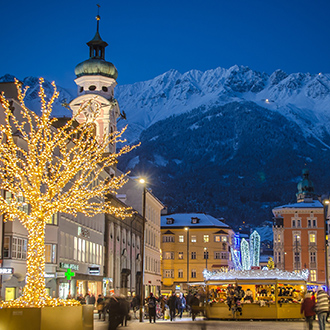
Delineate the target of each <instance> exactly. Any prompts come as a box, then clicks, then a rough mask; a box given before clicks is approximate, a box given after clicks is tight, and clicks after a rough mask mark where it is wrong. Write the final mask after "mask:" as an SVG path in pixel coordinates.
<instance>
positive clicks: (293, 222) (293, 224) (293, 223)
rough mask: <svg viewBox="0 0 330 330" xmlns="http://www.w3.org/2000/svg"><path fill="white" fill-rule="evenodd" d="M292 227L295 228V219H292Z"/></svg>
mask: <svg viewBox="0 0 330 330" xmlns="http://www.w3.org/2000/svg"><path fill="white" fill-rule="evenodd" d="M292 228H296V220H295V219H293V220H292Z"/></svg>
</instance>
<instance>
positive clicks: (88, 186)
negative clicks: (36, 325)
mask: <svg viewBox="0 0 330 330" xmlns="http://www.w3.org/2000/svg"><path fill="white" fill-rule="evenodd" d="M43 81H44V80H43V79H42V78H40V80H39V85H40V91H39V96H40V100H41V116H38V115H36V114H35V113H33V112H31V111H30V110H29V109H27V107H26V106H25V103H24V97H25V94H26V91H27V88H25V90H24V91H22V88H21V86H20V83H19V82H18V80H15V83H16V87H17V90H18V99H19V101H20V103H21V111H20V116H21V118H19V117H16V115H14V113H13V112H12V111H11V110H10V104H9V101H8V100H7V99H6V98H5V96H4V93H2V94H1V95H0V103H1V105H2V107H3V110H4V114H5V124H3V125H0V189H1V190H4V191H7V192H8V193H10V194H11V196H12V197H11V198H9V199H8V198H7V199H5V198H4V197H3V196H0V214H3V215H4V219H5V221H8V220H9V221H13V220H15V219H19V220H20V221H21V223H22V224H23V226H24V227H25V228H26V229H27V231H28V247H27V274H26V285H25V286H24V289H23V295H22V296H21V297H19V298H18V299H16V300H13V301H9V302H2V301H1V302H0V307H43V306H59V305H62V306H67V305H70V306H73V305H79V304H80V303H79V302H77V301H76V300H63V299H56V298H51V297H50V296H48V295H47V293H46V289H45V223H46V220H47V219H48V218H50V217H51V216H52V215H54V214H56V213H58V212H62V213H67V214H72V215H74V216H76V215H77V214H78V213H83V214H84V215H86V216H89V217H92V216H94V215H96V214H99V213H111V214H114V215H115V216H116V217H121V218H125V217H129V216H131V215H132V210H131V208H125V207H115V206H113V205H112V204H111V201H109V200H105V199H104V196H106V195H108V194H113V193H114V192H115V191H116V190H117V189H119V188H120V187H122V186H123V184H124V183H125V182H126V181H127V179H126V174H123V175H121V176H119V177H113V178H110V177H109V176H108V177H107V178H104V177H102V173H104V171H105V170H106V169H107V168H109V167H111V166H112V165H114V164H116V163H117V158H118V157H119V156H121V155H122V154H125V153H127V152H129V151H130V150H132V149H133V148H135V147H136V146H133V147H130V146H124V147H123V148H122V149H121V150H120V151H118V152H115V153H113V154H110V155H109V154H107V153H106V150H107V147H108V146H109V145H110V144H115V143H117V142H125V141H124V140H121V136H122V134H123V132H124V130H123V131H121V132H115V133H112V134H109V135H106V134H104V135H103V136H102V137H101V138H100V139H98V140H96V139H95V138H94V126H93V124H91V123H89V122H87V121H86V122H84V123H81V124H79V125H78V126H77V127H75V128H74V125H73V124H74V122H75V121H76V118H77V116H79V114H80V113H84V110H85V109H86V107H89V106H90V104H89V103H87V104H86V105H84V106H83V107H82V108H81V109H80V110H79V111H78V112H77V114H76V115H75V116H73V117H72V118H71V119H70V120H69V121H68V122H67V123H66V124H65V125H64V126H63V127H60V128H58V129H54V127H53V124H54V123H55V122H56V121H57V119H56V118H50V115H51V111H52V105H53V103H54V101H55V99H56V98H57V97H58V95H59V93H58V92H57V90H56V86H55V84H54V83H52V85H53V87H54V93H53V95H52V97H51V98H50V100H49V101H48V102H47V101H46V95H45V92H44V89H43V86H42V84H43ZM91 101H93V99H92V100H91ZM98 110H99V109H97V110H96V111H95V115H94V119H95V116H96V115H97V112H98ZM13 132H14V133H15V134H14V133H13ZM17 133H18V135H19V136H21V137H22V139H23V142H24V143H21V144H20V145H24V148H23V147H20V146H19V145H18V142H17V140H16V139H17ZM14 135H15V136H14ZM22 200H24V203H27V204H28V205H29V211H30V212H29V213H26V212H25V211H24V210H23V207H22V206H23V203H22Z"/></svg>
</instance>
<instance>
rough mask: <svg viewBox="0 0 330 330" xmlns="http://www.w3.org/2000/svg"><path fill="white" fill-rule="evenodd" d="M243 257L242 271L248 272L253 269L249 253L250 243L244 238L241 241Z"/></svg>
mask: <svg viewBox="0 0 330 330" xmlns="http://www.w3.org/2000/svg"><path fill="white" fill-rule="evenodd" d="M241 256H242V269H243V270H248V269H250V267H251V263H250V251H249V243H248V242H247V241H246V239H245V238H242V241H241Z"/></svg>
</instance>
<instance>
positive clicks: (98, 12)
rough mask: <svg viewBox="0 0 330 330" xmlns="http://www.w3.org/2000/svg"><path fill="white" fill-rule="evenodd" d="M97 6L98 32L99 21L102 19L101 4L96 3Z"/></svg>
mask: <svg viewBox="0 0 330 330" xmlns="http://www.w3.org/2000/svg"><path fill="white" fill-rule="evenodd" d="M96 6H97V16H96V20H97V32H99V21H100V19H101V17H100V7H101V6H100V5H99V4H96Z"/></svg>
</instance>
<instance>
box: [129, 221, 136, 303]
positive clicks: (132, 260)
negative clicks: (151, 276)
mask: <svg viewBox="0 0 330 330" xmlns="http://www.w3.org/2000/svg"><path fill="white" fill-rule="evenodd" d="M136 219H137V217H136V215H135V216H134V218H133V219H132V220H131V246H130V247H131V248H130V256H131V261H130V264H131V275H130V276H131V278H130V292H131V297H133V295H132V282H133V273H132V268H133V267H132V265H133V262H134V259H133V248H132V245H133V242H132V241H133V222H134V221H135V220H136ZM136 287H137V283H135V290H136ZM135 293H136V291H135Z"/></svg>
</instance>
